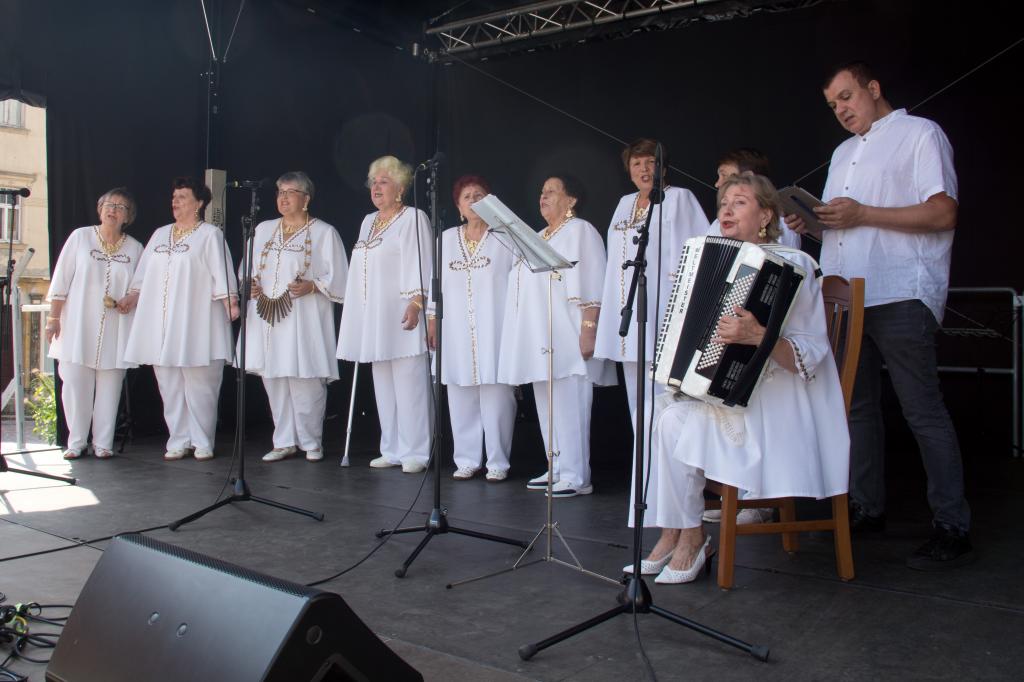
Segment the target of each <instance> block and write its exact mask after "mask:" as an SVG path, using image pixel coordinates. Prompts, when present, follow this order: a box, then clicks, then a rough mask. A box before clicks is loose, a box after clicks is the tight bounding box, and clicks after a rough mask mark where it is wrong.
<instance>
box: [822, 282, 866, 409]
mask: <svg viewBox="0 0 1024 682" xmlns="http://www.w3.org/2000/svg"><path fill="white" fill-rule="evenodd" d="M821 295H822V298H823V299H824V301H825V320H826V322H827V323H828V339H829V342H830V343H831V344H832V353H833V354H834V355H835V358H836V366H837V367H838V368H839V383H840V384H841V385H842V387H843V400H844V401H845V402H846V414H847V416H849V414H850V401H851V400H852V399H853V382H854V380H855V379H856V378H857V362H858V361H859V360H860V342H861V335H862V334H863V333H864V278H863V277H854V278H853V279H851V280H849V281H847V280H846V279H844V278H842V277H840V276H838V275H828V276H827V277H824V278H823V279H822V282H821Z"/></svg>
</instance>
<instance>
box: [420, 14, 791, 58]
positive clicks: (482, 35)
mask: <svg viewBox="0 0 1024 682" xmlns="http://www.w3.org/2000/svg"><path fill="white" fill-rule="evenodd" d="M785 4H794V3H786V2H785V0H775V1H774V2H764V1H762V2H758V1H757V0H753V1H750V0H748V1H747V2H740V1H737V0H550V1H549V2H534V3H531V4H527V5H520V6H517V7H511V8H509V9H507V10H501V11H497V12H492V13H490V14H485V15H481V16H477V17H471V18H468V19H463V20H460V21H453V22H450V23H447V24H444V25H441V26H435V27H432V28H428V29H427V30H426V33H427V35H429V36H434V37H435V38H436V39H437V40H439V41H440V43H441V55H444V54H452V55H454V54H460V55H461V56H465V57H472V56H484V55H486V54H487V53H490V52H495V51H501V52H504V53H508V52H515V51H520V50H526V49H532V48H534V47H536V46H537V45H538V44H548V43H551V42H561V41H567V40H570V39H572V38H574V37H578V36H579V35H583V37H584V39H586V38H590V37H595V36H598V35H608V34H614V33H616V32H623V31H624V32H631V31H634V30H642V29H644V28H672V27H674V26H676V25H679V24H681V23H687V22H689V21H693V20H696V19H705V20H721V19H728V18H732V17H734V16H740V15H744V14H749V13H750V12H752V11H754V10H755V9H756V8H758V7H759V6H762V5H785ZM795 4H807V2H806V0H805V2H802V3H795ZM570 34H572V35H570ZM495 48H498V49H497V50H496V49H495ZM442 58H443V56H442Z"/></svg>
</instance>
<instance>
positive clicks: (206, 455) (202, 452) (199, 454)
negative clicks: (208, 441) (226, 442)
mask: <svg viewBox="0 0 1024 682" xmlns="http://www.w3.org/2000/svg"><path fill="white" fill-rule="evenodd" d="M196 459H198V460H199V461H200V462H205V461H206V460H208V459H213V450H211V449H209V448H196Z"/></svg>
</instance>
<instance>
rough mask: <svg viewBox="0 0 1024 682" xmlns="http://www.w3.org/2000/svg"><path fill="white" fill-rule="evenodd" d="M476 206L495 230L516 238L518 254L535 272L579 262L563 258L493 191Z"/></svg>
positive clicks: (474, 205) (510, 237)
mask: <svg viewBox="0 0 1024 682" xmlns="http://www.w3.org/2000/svg"><path fill="white" fill-rule="evenodd" d="M472 208H473V212H474V213H476V214H477V215H478V216H480V217H481V218H482V219H483V221H484V222H485V223H487V225H488V226H489V227H490V228H491V231H492V232H495V233H497V234H501V235H505V236H507V237H508V238H509V239H510V240H511V241H512V243H513V244H514V245H515V249H516V251H517V252H518V255H520V256H521V257H522V258H523V259H524V260H525V261H526V262H527V264H528V265H529V268H530V271H531V272H551V271H553V270H564V269H566V268H571V267H573V266H574V265H575V263H571V262H569V261H567V260H566V259H564V258H562V256H561V254H559V253H558V252H557V251H555V250H554V249H553V248H551V245H550V244H549V243H548V242H546V241H545V240H544V239H543V238H542V237H541V236H540V235H539V234H538V233H537V232H536V230H534V229H533V228H531V227H530V226H529V225H527V224H526V221H524V220H523V219H522V218H520V217H519V216H517V215H516V214H515V213H513V212H512V209H510V208H509V207H508V206H506V205H505V204H504V203H502V201H501V199H499V198H498V197H496V196H494V195H493V194H488V195H487V196H485V197H484V198H483V199H481V200H480V201H478V202H476V203H475V204H473V205H472Z"/></svg>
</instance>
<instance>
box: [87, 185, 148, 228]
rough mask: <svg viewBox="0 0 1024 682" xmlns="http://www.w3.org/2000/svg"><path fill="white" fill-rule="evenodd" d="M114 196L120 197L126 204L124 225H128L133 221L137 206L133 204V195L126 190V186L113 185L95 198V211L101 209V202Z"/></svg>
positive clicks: (97, 211)
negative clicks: (126, 212) (126, 214)
mask: <svg viewBox="0 0 1024 682" xmlns="http://www.w3.org/2000/svg"><path fill="white" fill-rule="evenodd" d="M114 197H121V198H122V199H124V202H125V203H126V204H127V205H128V216H127V219H126V220H125V221H124V227H128V226H129V225H131V224H132V223H134V222H135V216H136V214H137V213H138V207H137V206H136V205H135V196H134V195H133V194H132V193H131V192H129V191H128V188H127V187H115V188H114V189H111V190H107V192H106V193H105V194H104V195H103V196H101V197H100V198H99V199H97V200H96V213H97V214H98V213H100V211H102V210H103V203H104V202H105V201H110V200H111V199H113V198H114Z"/></svg>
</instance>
